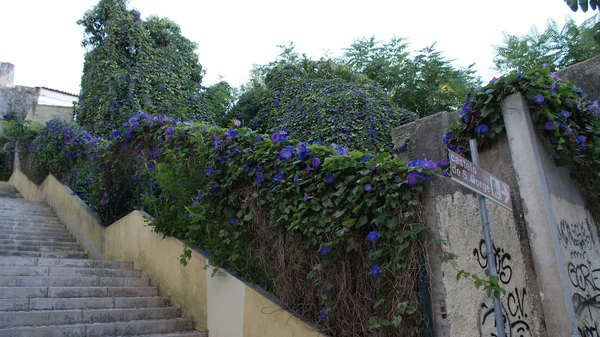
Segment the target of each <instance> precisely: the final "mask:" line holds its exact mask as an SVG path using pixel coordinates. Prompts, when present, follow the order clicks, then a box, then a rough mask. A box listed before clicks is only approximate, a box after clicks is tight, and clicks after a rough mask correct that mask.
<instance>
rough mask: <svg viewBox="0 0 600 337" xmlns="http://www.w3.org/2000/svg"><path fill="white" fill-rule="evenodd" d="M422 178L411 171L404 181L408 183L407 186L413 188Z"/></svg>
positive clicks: (419, 174) (417, 173)
mask: <svg viewBox="0 0 600 337" xmlns="http://www.w3.org/2000/svg"><path fill="white" fill-rule="evenodd" d="M423 178H424V176H423V175H422V174H421V173H419V172H417V171H411V172H409V173H408V175H407V176H406V181H407V182H408V186H415V185H416V184H418V183H419V182H420V181H421V179H423Z"/></svg>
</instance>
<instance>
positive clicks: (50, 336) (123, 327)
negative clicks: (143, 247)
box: [0, 318, 202, 337]
mask: <svg viewBox="0 0 600 337" xmlns="http://www.w3.org/2000/svg"><path fill="white" fill-rule="evenodd" d="M193 329H194V324H193V322H192V320H191V319H189V318H173V319H161V320H151V321H149V320H144V321H132V322H111V323H94V324H73V325H54V326H37V327H17V328H7V329H0V336H2V337H13V336H14V337H17V336H18V337H25V336H27V337H57V336H68V337H106V336H135V335H136V334H137V335H140V334H162V335H164V334H169V333H175V332H184V331H192V330H193ZM192 336H193V335H192ZM201 336H202V335H201Z"/></svg>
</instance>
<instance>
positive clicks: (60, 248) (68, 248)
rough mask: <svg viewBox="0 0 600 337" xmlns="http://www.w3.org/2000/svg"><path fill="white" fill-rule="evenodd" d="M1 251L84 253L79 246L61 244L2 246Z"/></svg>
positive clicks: (0, 246)
mask: <svg viewBox="0 0 600 337" xmlns="http://www.w3.org/2000/svg"><path fill="white" fill-rule="evenodd" d="M0 250H5V251H13V250H16V251H22V252H83V249H82V248H81V247H79V246H78V245H73V244H72V243H71V244H70V245H68V244H67V245H61V244H60V243H53V244H47V245H39V246H38V245H23V244H21V245H17V244H13V245H0Z"/></svg>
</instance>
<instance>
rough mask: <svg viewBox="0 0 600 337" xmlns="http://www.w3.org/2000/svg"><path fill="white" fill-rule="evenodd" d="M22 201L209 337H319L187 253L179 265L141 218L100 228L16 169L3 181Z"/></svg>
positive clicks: (169, 243) (72, 202) (76, 201)
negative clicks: (42, 210)
mask: <svg viewBox="0 0 600 337" xmlns="http://www.w3.org/2000/svg"><path fill="white" fill-rule="evenodd" d="M9 182H10V183H11V184H12V185H13V186H15V187H16V188H17V189H18V190H19V192H20V193H21V195H23V197H24V198H25V199H27V200H37V201H45V202H46V203H48V205H50V207H51V208H52V209H53V210H54V212H55V213H56V214H57V215H58V217H59V218H60V219H61V221H62V222H63V223H65V224H66V225H67V227H68V228H69V231H70V232H71V233H72V234H73V235H74V236H75V237H76V239H77V242H78V243H79V244H80V245H82V246H83V248H84V250H85V251H86V252H88V254H90V257H91V258H94V259H103V260H113V261H117V260H118V261H133V262H134V267H135V268H136V269H138V270H141V271H142V274H143V275H144V276H148V277H150V279H151V281H152V284H153V285H156V286H159V288H160V294H161V295H163V296H170V298H171V303H172V304H174V305H176V306H178V307H180V308H181V313H182V315H183V316H184V317H191V318H193V319H194V327H195V328H196V329H197V330H200V331H209V333H210V336H211V337H317V336H324V335H323V334H321V333H319V332H318V331H316V330H315V329H313V328H311V327H310V326H309V325H307V324H306V323H304V322H302V321H301V320H299V319H298V318H296V317H294V316H293V315H292V314H290V313H289V312H288V311H286V310H284V309H283V308H281V306H279V305H277V304H276V303H274V302H273V301H272V300H270V299H268V298H267V297H266V296H265V295H263V294H262V293H261V292H260V291H258V290H257V289H255V288H254V287H252V286H250V285H248V284H246V283H244V282H243V281H241V280H239V279H237V278H236V277H234V276H233V275H231V274H229V273H227V272H226V271H223V270H220V269H219V270H218V272H217V274H216V275H215V276H214V277H213V276H212V274H213V269H212V268H206V266H207V259H206V258H205V257H204V256H203V255H202V254H200V253H198V252H196V251H192V258H191V259H190V260H189V261H188V265H187V266H185V267H184V266H182V265H180V263H179V257H180V255H181V253H182V251H183V248H184V247H186V245H185V243H183V242H182V241H180V240H178V239H175V238H163V235H162V234H160V233H155V232H153V231H152V227H150V226H148V223H147V222H145V220H144V218H145V217H146V218H148V216H147V215H146V214H144V213H143V212H139V211H133V212H131V213H130V214H128V215H127V216H125V217H123V218H121V219H120V220H118V221H117V222H115V223H113V224H111V225H110V226H108V227H106V228H104V227H102V226H101V225H100V222H99V221H98V219H97V217H96V215H95V214H94V213H93V212H92V211H91V209H90V208H89V207H88V206H87V205H86V204H85V203H84V202H83V201H82V200H81V199H80V198H79V197H78V196H77V195H75V194H73V191H71V189H70V188H68V187H67V186H65V185H63V184H62V183H60V182H59V181H58V180H56V178H54V177H53V176H52V175H49V176H48V177H47V178H46V179H45V180H44V182H43V183H42V184H41V185H40V186H39V187H38V186H37V185H35V184H34V183H33V182H31V181H30V180H29V179H28V178H27V177H26V176H25V175H24V174H23V173H22V172H21V171H20V170H18V169H16V170H15V171H14V172H13V175H12V176H11V178H10V181H9Z"/></svg>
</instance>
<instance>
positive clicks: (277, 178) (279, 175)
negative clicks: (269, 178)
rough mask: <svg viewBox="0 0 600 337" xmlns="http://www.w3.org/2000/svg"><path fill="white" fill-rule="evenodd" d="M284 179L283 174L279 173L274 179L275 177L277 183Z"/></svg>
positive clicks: (274, 180)
mask: <svg viewBox="0 0 600 337" xmlns="http://www.w3.org/2000/svg"><path fill="white" fill-rule="evenodd" d="M282 179H283V173H277V174H276V175H275V176H274V177H273V182H276V181H280V180H282Z"/></svg>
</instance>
